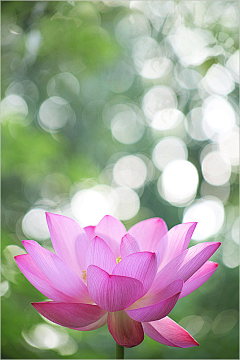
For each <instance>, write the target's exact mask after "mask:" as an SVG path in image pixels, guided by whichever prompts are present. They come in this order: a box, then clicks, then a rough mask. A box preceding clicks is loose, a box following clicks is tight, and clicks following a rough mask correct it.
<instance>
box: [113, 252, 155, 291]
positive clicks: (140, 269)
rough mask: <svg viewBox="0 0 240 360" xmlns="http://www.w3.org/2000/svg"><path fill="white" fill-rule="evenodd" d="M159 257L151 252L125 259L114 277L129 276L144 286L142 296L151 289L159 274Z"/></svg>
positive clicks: (115, 269) (118, 265) (116, 269)
mask: <svg viewBox="0 0 240 360" xmlns="http://www.w3.org/2000/svg"><path fill="white" fill-rule="evenodd" d="M157 265H158V263H157V256H156V254H155V253H151V252H147V251H146V252H139V253H135V254H131V255H129V256H127V257H125V258H124V259H123V260H122V261H120V263H119V264H117V266H116V267H115V268H114V269H113V272H112V274H113V275H121V276H129V277H131V278H135V279H138V280H139V281H140V282H141V283H142V284H143V293H142V296H143V295H144V294H145V293H146V292H147V291H148V290H149V289H150V287H151V285H152V283H153V280H154V278H155V276H156V273H157Z"/></svg>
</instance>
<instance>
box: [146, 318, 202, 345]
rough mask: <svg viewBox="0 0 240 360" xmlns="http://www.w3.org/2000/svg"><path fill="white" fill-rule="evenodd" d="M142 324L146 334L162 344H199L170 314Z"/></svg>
mask: <svg viewBox="0 0 240 360" xmlns="http://www.w3.org/2000/svg"><path fill="white" fill-rule="evenodd" d="M142 325H143V329H144V332H145V334H146V335H147V336H149V337H150V338H152V339H153V340H155V341H158V342H160V343H161V344H164V345H168V346H173V347H180V348H188V347H192V346H197V345H199V344H198V342H197V341H196V340H194V338H193V337H192V336H191V335H190V334H189V333H188V332H187V331H186V330H185V329H183V328H182V327H181V326H180V325H178V324H177V323H176V322H175V321H173V320H172V319H170V318H169V317H168V316H166V317H165V318H163V319H160V320H157V321H153V322H149V323H147V322H144V323H143V324H142Z"/></svg>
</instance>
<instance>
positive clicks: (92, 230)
mask: <svg viewBox="0 0 240 360" xmlns="http://www.w3.org/2000/svg"><path fill="white" fill-rule="evenodd" d="M95 227H96V226H86V227H85V228H83V230H84V231H85V233H86V234H87V237H88V240H92V239H93V238H94V236H95Z"/></svg>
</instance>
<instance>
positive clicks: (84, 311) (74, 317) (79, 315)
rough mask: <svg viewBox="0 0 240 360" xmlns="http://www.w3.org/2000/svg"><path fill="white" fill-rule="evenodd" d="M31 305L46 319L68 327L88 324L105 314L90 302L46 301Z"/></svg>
mask: <svg viewBox="0 0 240 360" xmlns="http://www.w3.org/2000/svg"><path fill="white" fill-rule="evenodd" d="M32 305H33V307H34V308H35V309H36V310H37V311H38V312H39V313H40V314H41V315H43V316H44V317H46V318H47V319H49V320H51V321H53V322H54V323H56V324H59V325H61V326H66V327H69V328H77V327H82V326H88V325H90V324H92V323H95V322H96V321H98V320H99V319H101V318H102V317H103V316H104V315H105V314H106V311H105V310H103V309H101V308H100V307H98V306H97V305H91V304H81V303H76V304H74V303H64V302H55V301H46V302H37V303H32Z"/></svg>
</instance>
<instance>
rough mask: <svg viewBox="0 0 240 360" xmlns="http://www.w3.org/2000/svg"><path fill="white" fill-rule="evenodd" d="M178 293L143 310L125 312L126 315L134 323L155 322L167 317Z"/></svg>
mask: <svg viewBox="0 0 240 360" xmlns="http://www.w3.org/2000/svg"><path fill="white" fill-rule="evenodd" d="M179 295H180V292H179V293H177V294H175V295H173V296H171V297H170V298H168V299H165V300H162V301H159V302H158V303H156V304H153V305H150V306H146V307H143V308H138V309H133V310H125V311H126V313H127V314H128V315H129V316H130V317H131V318H132V319H134V320H136V321H141V322H143V321H155V320H159V319H162V318H164V317H165V316H167V315H168V314H169V313H170V311H171V310H172V309H173V308H174V306H175V305H176V302H177V301H178V298H179Z"/></svg>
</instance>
